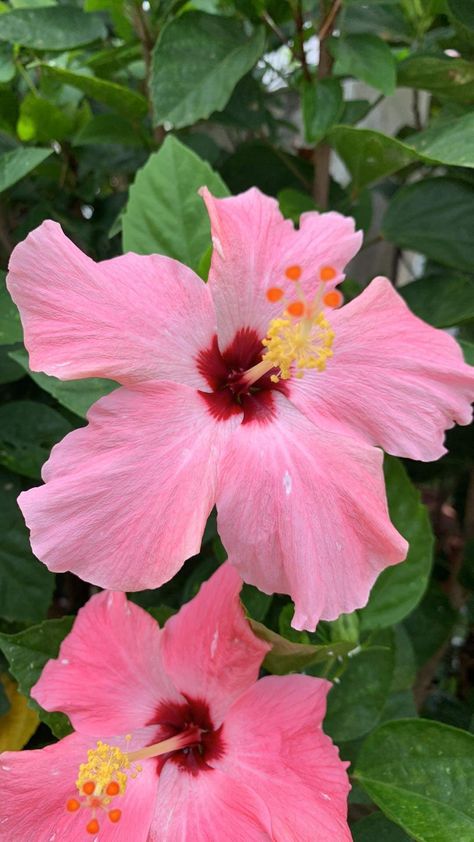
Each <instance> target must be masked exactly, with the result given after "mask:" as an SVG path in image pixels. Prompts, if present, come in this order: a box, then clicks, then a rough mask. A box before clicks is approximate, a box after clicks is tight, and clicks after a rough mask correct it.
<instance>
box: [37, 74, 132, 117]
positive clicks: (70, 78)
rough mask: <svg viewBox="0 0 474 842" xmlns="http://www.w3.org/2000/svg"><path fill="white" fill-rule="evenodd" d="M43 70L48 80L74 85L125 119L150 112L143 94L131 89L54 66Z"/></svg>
mask: <svg viewBox="0 0 474 842" xmlns="http://www.w3.org/2000/svg"><path fill="white" fill-rule="evenodd" d="M42 70H43V73H44V75H45V76H46V78H51V79H57V80H58V81H59V82H62V83H63V84H64V85H72V87H73V88H78V90H80V91H82V92H83V93H85V94H86V95H87V96H88V97H91V99H96V100H97V101H98V102H103V103H104V105H108V106H109V107H110V108H114V109H115V110H116V111H118V113H119V114H123V116H124V117H131V118H139V117H143V116H144V115H145V114H146V113H147V111H148V103H147V101H146V99H145V97H144V96H143V95H142V94H139V93H137V92H136V91H134V90H132V89H131V88H126V87H124V86H123V85H118V84H117V83H116V82H109V81H108V80H107V79H99V78H98V77H97V76H92V75H88V74H86V73H84V72H75V71H72V70H64V69H63V68H62V67H56V66H55V65H52V64H43V65H42Z"/></svg>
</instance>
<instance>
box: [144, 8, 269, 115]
mask: <svg viewBox="0 0 474 842" xmlns="http://www.w3.org/2000/svg"><path fill="white" fill-rule="evenodd" d="M264 44H265V33H264V30H263V28H262V27H257V28H256V29H254V31H253V33H252V34H251V35H250V36H248V35H247V34H246V31H245V28H244V26H243V24H242V23H241V22H240V21H237V20H235V19H232V18H224V17H218V16H217V15H207V14H205V13H203V12H189V13H188V14H185V15H181V16H179V17H177V18H175V19H174V20H172V21H171V23H169V24H168V25H167V26H166V27H165V28H164V29H163V31H162V33H161V35H160V37H159V39H158V41H157V43H156V46H155V49H154V51H153V65H152V74H151V97H152V102H153V109H154V119H155V124H157V125H162V124H163V123H170V124H171V126H172V127H174V128H181V127H183V126H189V125H191V124H192V123H195V122H196V121H197V120H200V119H203V118H206V117H209V115H210V114H212V112H213V111H222V109H223V108H224V106H225V105H226V103H227V102H228V101H229V99H230V96H231V94H232V91H233V90H234V87H235V86H236V84H237V82H238V81H239V79H241V78H242V76H244V75H245V74H246V73H247V72H248V71H249V70H251V68H252V67H253V66H254V65H255V63H256V62H257V61H258V59H259V58H260V56H261V54H262V52H263V49H264ZM183 57H186V58H185V60H183Z"/></svg>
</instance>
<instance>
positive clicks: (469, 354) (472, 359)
mask: <svg viewBox="0 0 474 842" xmlns="http://www.w3.org/2000/svg"><path fill="white" fill-rule="evenodd" d="M459 344H460V346H461V350H462V352H463V354H464V359H465V361H466V362H467V363H469V365H474V342H466V341H465V340H464V339H460V340H459Z"/></svg>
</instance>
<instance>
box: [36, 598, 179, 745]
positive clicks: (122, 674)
mask: <svg viewBox="0 0 474 842" xmlns="http://www.w3.org/2000/svg"><path fill="white" fill-rule="evenodd" d="M161 645H162V631H161V630H160V628H159V627H158V623H157V622H156V620H154V619H153V617H151V616H150V614H148V613H147V612H146V611H144V610H143V609H142V608H139V607H138V605H134V604H133V603H132V602H129V601H128V600H127V598H126V596H125V594H122V593H116V592H113V591H110V592H108V593H107V592H103V593H100V594H97V595H96V596H93V597H92V598H91V599H90V600H89V602H88V603H87V604H86V605H85V606H84V608H82V609H81V610H80V611H79V614H78V615H77V619H76V620H75V623H74V626H73V628H72V631H71V632H70V634H68V636H67V637H66V638H65V639H64V640H63V642H62V644H61V649H60V651H59V655H58V658H57V659H56V660H51V661H48V663H47V664H46V666H45V668H44V670H43V672H42V674H41V677H40V679H39V681H38V682H37V683H36V684H35V686H34V687H33V690H32V695H33V697H34V698H35V699H36V700H37V701H38V702H39V703H40V705H42V706H43V707H44V708H46V710H61V711H63V712H64V713H67V715H68V716H69V718H70V720H71V722H72V724H73V726H74V728H75V729H76V730H78V731H81V733H83V734H92V735H94V734H105V735H110V734H127V733H128V732H129V731H131V730H134V729H135V728H141V727H143V726H144V725H147V723H148V722H150V721H151V720H152V719H153V716H154V714H155V712H156V709H157V706H158V705H159V704H160V703H161V702H168V701H177V702H178V703H180V702H183V701H184V699H183V697H182V696H180V694H179V693H178V692H177V691H176V689H175V688H174V686H173V684H172V682H171V681H170V679H169V678H168V676H167V674H166V671H165V670H164V668H163V663H162V655H161Z"/></svg>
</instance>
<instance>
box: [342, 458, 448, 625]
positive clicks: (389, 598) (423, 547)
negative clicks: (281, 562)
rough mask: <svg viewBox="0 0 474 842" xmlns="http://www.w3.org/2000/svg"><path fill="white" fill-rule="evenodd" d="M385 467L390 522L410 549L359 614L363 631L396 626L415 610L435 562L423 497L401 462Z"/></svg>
mask: <svg viewBox="0 0 474 842" xmlns="http://www.w3.org/2000/svg"><path fill="white" fill-rule="evenodd" d="M384 467H385V481H386V486H387V498H388V506H389V512H390V519H391V521H392V523H393V525H394V526H395V528H396V529H398V531H399V532H400V533H401V534H402V535H403V537H404V538H406V539H407V541H408V543H409V545H410V546H409V550H408V556H407V558H406V561H402V562H401V563H400V564H396V565H395V566H393V567H388V568H387V569H386V570H384V571H383V573H381V574H380V576H379V578H378V579H377V581H376V583H375V585H374V587H373V588H372V591H371V594H370V597H369V601H368V603H367V605H366V607H365V608H362V610H361V611H360V612H359V617H360V622H361V628H362V630H363V631H365V630H367V629H374V628H383V627H385V626H390V625H393V624H394V623H398V622H399V621H400V620H401V619H403V617H406V615H407V614H409V613H410V612H411V611H413V609H414V608H415V607H416V605H418V603H419V602H420V600H421V598H422V596H423V594H424V592H425V590H426V586H427V583H428V577H429V574H430V570H431V563H432V555H433V542H434V539H433V533H432V530H431V524H430V519H429V516H428V512H427V510H426V508H425V506H423V504H422V503H421V501H420V494H419V492H418V490H417V489H416V488H415V486H414V485H412V483H411V482H410V480H409V478H408V475H407V473H406V470H405V468H404V467H403V465H402V463H401V462H399V460H398V459H395V458H394V457H392V456H386V457H385V466H384Z"/></svg>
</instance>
